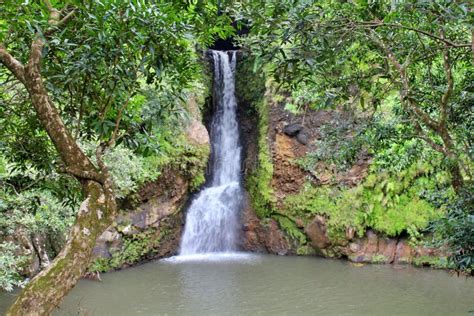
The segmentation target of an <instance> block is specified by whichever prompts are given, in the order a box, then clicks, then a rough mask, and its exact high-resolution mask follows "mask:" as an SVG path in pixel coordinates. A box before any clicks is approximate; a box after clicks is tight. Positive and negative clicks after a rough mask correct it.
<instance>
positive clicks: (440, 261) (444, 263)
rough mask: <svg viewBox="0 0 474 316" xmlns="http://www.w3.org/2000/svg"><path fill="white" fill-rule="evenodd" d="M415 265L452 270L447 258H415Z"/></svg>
mask: <svg viewBox="0 0 474 316" xmlns="http://www.w3.org/2000/svg"><path fill="white" fill-rule="evenodd" d="M413 264H414V265H415V266H418V267H421V266H425V267H426V266H429V267H433V268H436V269H447V268H452V267H451V266H450V264H449V261H448V259H447V258H446V257H434V256H433V257H432V256H421V257H417V258H413Z"/></svg>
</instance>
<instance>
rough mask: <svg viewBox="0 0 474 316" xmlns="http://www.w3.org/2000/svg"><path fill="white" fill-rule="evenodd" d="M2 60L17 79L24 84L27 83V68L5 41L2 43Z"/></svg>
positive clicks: (0, 57) (0, 45)
mask: <svg viewBox="0 0 474 316" xmlns="http://www.w3.org/2000/svg"><path fill="white" fill-rule="evenodd" d="M0 62H2V64H4V65H5V67H7V69H8V70H10V71H11V73H12V74H13V75H14V76H15V78H16V79H18V80H19V81H20V82H21V83H23V84H24V83H25V68H24V66H23V64H22V63H21V62H20V61H18V60H17V59H15V58H14V57H13V56H12V55H11V54H10V53H9V52H8V51H7V49H6V47H5V45H4V44H3V43H0Z"/></svg>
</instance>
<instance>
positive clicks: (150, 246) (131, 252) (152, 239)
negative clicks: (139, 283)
mask: <svg viewBox="0 0 474 316" xmlns="http://www.w3.org/2000/svg"><path fill="white" fill-rule="evenodd" d="M168 234H169V230H167V229H161V231H160V232H159V233H158V236H156V231H155V230H154V229H150V230H147V231H144V232H140V233H137V234H133V235H131V236H123V246H122V247H121V249H120V250H117V251H115V252H113V253H112V256H111V257H110V258H96V259H95V260H94V261H93V262H92V263H91V264H90V265H89V268H88V269H87V270H88V271H89V272H107V271H111V270H116V269H120V268H122V267H123V266H127V265H133V264H135V263H138V262H140V261H142V260H143V259H146V258H150V257H152V256H153V255H155V254H156V253H157V251H158V246H159V244H160V242H161V241H162V240H163V238H164V237H165V236H166V235H168Z"/></svg>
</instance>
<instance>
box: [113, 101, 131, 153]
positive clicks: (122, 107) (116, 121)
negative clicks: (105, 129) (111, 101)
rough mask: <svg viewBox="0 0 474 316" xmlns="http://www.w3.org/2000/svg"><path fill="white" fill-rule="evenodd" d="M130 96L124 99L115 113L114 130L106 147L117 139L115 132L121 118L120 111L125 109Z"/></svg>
mask: <svg viewBox="0 0 474 316" xmlns="http://www.w3.org/2000/svg"><path fill="white" fill-rule="evenodd" d="M131 98H132V96H131V95H130V96H129V97H128V98H127V100H126V101H125V103H124V104H123V105H122V106H121V107H120V109H119V111H118V113H117V118H116V119H115V127H114V132H113V133H112V136H111V138H110V140H109V141H108V142H107V147H111V146H113V145H115V141H116V140H117V133H118V130H119V126H120V121H121V120H122V113H123V111H124V110H125V108H126V107H127V105H128V103H129V102H130V99H131Z"/></svg>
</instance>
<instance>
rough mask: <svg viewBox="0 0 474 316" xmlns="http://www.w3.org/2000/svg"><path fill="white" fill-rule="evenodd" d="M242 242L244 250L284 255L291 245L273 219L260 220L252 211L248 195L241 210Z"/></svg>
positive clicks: (287, 252) (288, 251)
mask: <svg viewBox="0 0 474 316" xmlns="http://www.w3.org/2000/svg"><path fill="white" fill-rule="evenodd" d="M242 223H243V224H242V242H241V248H242V249H243V250H245V251H250V252H260V253H271V254H277V255H286V254H289V253H290V252H291V250H290V249H291V247H290V244H289V242H288V239H287V238H286V236H285V234H284V233H283V232H282V231H281V230H280V228H279V226H278V223H277V222H276V221H275V220H274V219H269V220H268V221H266V222H263V221H261V220H260V219H259V218H258V217H257V216H256V215H255V212H254V211H253V209H252V207H251V205H250V203H249V200H248V196H246V199H245V201H244V210H243V212H242Z"/></svg>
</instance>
